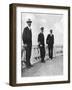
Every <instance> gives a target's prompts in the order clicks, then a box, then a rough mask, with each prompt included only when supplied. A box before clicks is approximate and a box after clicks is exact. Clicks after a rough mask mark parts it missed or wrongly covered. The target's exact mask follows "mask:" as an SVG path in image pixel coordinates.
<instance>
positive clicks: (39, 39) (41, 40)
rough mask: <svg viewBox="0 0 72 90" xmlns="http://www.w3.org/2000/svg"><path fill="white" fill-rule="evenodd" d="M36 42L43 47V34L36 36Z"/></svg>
mask: <svg viewBox="0 0 72 90" xmlns="http://www.w3.org/2000/svg"><path fill="white" fill-rule="evenodd" d="M38 42H40V45H43V46H44V45H45V44H44V34H42V33H40V34H39V35H38Z"/></svg>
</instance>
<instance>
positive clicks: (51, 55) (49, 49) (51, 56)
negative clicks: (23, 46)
mask: <svg viewBox="0 0 72 90" xmlns="http://www.w3.org/2000/svg"><path fill="white" fill-rule="evenodd" d="M48 51H49V58H51V59H52V58H53V47H48Z"/></svg>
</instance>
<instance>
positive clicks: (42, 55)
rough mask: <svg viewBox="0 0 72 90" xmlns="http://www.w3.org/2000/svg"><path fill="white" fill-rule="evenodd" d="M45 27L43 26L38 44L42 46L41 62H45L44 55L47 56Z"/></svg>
mask: <svg viewBox="0 0 72 90" xmlns="http://www.w3.org/2000/svg"><path fill="white" fill-rule="evenodd" d="M43 31H44V27H41V32H40V34H39V35H38V44H39V48H40V56H41V62H42V63H44V62H45V60H44V57H45V44H44V34H43Z"/></svg>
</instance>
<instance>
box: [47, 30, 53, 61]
mask: <svg viewBox="0 0 72 90" xmlns="http://www.w3.org/2000/svg"><path fill="white" fill-rule="evenodd" d="M46 44H48V51H49V58H51V59H52V58H53V45H54V35H53V34H52V29H51V30H50V34H48V36H47V39H46Z"/></svg>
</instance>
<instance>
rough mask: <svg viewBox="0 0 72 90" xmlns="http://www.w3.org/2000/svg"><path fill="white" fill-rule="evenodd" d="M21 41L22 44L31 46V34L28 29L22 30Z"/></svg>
mask: <svg viewBox="0 0 72 90" xmlns="http://www.w3.org/2000/svg"><path fill="white" fill-rule="evenodd" d="M22 39H23V43H24V44H27V45H30V46H31V45H32V32H31V30H29V28H28V27H25V28H24V31H23V35H22Z"/></svg>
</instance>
